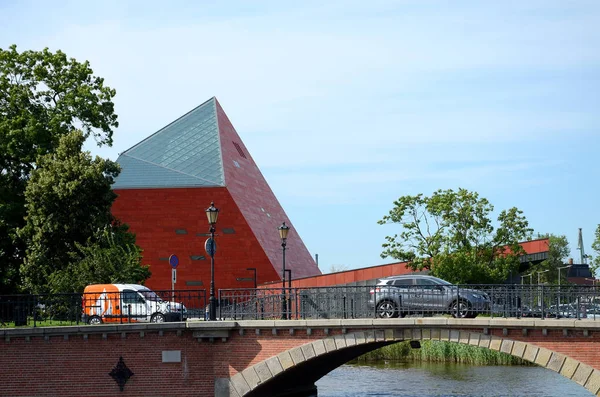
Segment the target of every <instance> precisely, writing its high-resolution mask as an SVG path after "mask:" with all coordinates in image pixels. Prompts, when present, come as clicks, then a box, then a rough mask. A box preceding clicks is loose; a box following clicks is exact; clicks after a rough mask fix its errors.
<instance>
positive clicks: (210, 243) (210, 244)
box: [204, 237, 217, 256]
mask: <svg viewBox="0 0 600 397" xmlns="http://www.w3.org/2000/svg"><path fill="white" fill-rule="evenodd" d="M204 249H205V250H206V253H207V254H208V255H210V256H214V255H215V252H217V243H216V242H215V240H213V239H212V238H210V237H209V238H207V239H206V241H205V242H204Z"/></svg>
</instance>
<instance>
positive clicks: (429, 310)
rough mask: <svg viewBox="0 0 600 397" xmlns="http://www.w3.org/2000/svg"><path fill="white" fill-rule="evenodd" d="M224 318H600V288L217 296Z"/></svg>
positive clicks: (315, 290) (319, 290)
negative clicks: (450, 316)
mask: <svg viewBox="0 0 600 397" xmlns="http://www.w3.org/2000/svg"><path fill="white" fill-rule="evenodd" d="M219 302H220V303H221V304H220V306H219V317H220V318H222V319H232V320H245V319H319V318H322V319H333V318H334V319H345V318H377V317H383V318H386V317H398V316H432V315H452V316H454V317H460V318H472V317H475V316H478V315H479V316H489V317H534V318H559V319H560V318H575V319H583V318H587V319H593V320H596V319H600V289H599V288H598V287H596V286H576V285H563V286H556V285H506V284H502V285H489V284H484V285H452V286H443V287H436V286H415V287H402V288H395V287H387V286H385V287H382V286H333V287H312V288H285V289H283V288H259V289H252V288H245V289H222V290H220V291H219Z"/></svg>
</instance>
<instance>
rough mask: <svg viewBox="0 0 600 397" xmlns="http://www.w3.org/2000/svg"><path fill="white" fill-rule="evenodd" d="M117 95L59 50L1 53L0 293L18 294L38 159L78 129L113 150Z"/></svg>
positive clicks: (12, 47)
mask: <svg viewBox="0 0 600 397" xmlns="http://www.w3.org/2000/svg"><path fill="white" fill-rule="evenodd" d="M114 95H115V91H114V90H113V89H111V88H110V87H107V86H105V85H104V80H103V79H102V78H100V77H96V76H94V75H93V71H92V69H91V68H90V66H89V63H88V62H87V61H86V62H83V63H80V62H77V61H76V60H75V59H72V58H71V59H68V58H67V56H66V55H65V54H64V53H62V52H61V51H57V52H55V53H53V52H51V51H49V50H48V49H44V50H43V51H23V52H18V51H17V47H16V46H11V47H10V48H9V49H7V50H3V49H0V293H7V292H14V291H15V290H16V288H17V285H18V282H19V277H18V276H19V273H18V269H19V266H20V265H21V263H22V262H23V260H24V256H25V242H24V241H23V240H22V239H20V238H19V236H18V234H17V230H18V229H20V228H23V227H24V219H25V217H26V208H25V189H26V185H27V183H28V181H29V178H30V176H31V173H32V172H33V170H34V169H35V168H36V167H37V165H36V161H37V158H38V156H42V155H45V154H48V153H52V152H54V151H55V150H56V148H57V146H58V142H59V139H60V137H62V136H65V135H67V134H69V133H71V132H73V131H75V130H80V131H82V132H83V136H84V137H86V138H87V137H89V136H93V137H94V138H95V139H96V142H97V143H98V145H103V144H107V145H111V144H112V133H113V129H114V128H116V127H117V126H118V122H117V116H116V114H115V113H114V104H113V102H112V98H113V97H114Z"/></svg>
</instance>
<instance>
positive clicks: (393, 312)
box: [377, 301, 398, 318]
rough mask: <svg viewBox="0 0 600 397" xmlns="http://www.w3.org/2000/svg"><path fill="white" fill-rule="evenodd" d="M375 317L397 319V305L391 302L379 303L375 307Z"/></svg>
mask: <svg viewBox="0 0 600 397" xmlns="http://www.w3.org/2000/svg"><path fill="white" fill-rule="evenodd" d="M377 317H379V318H394V317H398V305H396V303H395V302H393V301H381V302H379V304H378V305H377Z"/></svg>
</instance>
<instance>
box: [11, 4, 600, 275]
mask: <svg viewBox="0 0 600 397" xmlns="http://www.w3.org/2000/svg"><path fill="white" fill-rule="evenodd" d="M84 3H87V2H81V1H71V2H69V1H54V2H45V1H16V0H4V1H2V2H0V26H2V28H1V29H0V48H6V47H8V46H9V45H10V44H13V43H14V44H17V45H18V46H19V48H20V49H21V50H25V49H42V48H44V47H49V48H50V49H51V50H57V49H61V50H63V51H64V52H66V53H67V54H68V55H69V56H70V57H75V58H77V59H78V60H86V59H87V60H89V61H90V62H91V65H92V68H93V69H94V71H95V73H96V74H97V75H100V76H102V77H104V78H105V79H106V83H107V84H108V85H109V86H111V87H113V88H115V89H116V90H117V97H116V99H115V104H116V110H117V112H118V114H119V122H120V127H119V128H118V130H117V131H116V132H115V135H114V141H115V144H114V146H113V147H112V148H103V149H98V148H96V147H95V146H94V145H93V144H90V145H89V149H90V150H92V151H93V152H94V153H96V154H99V155H102V156H104V157H110V158H111V159H116V158H117V156H118V153H120V152H122V151H124V150H126V149H127V148H129V147H130V146H132V145H133V144H135V143H137V142H138V141H140V140H141V139H143V138H145V137H146V136H148V135H149V134H151V133H153V132H155V131H156V130H158V129H159V128H160V127H162V126H164V125H165V124H167V123H168V122H170V121H172V120H173V119H175V118H177V117H178V116H180V115H182V114H183V113H185V112H187V111H188V110H190V109H192V108H193V107H195V106H197V105H198V104H200V103H202V102H203V101H205V100H206V99H208V98H210V97H212V96H216V97H217V98H218V99H219V101H220V102H221V104H222V106H223V108H224V109H225V111H226V113H227V114H228V116H229V118H230V119H231V121H232V122H233V124H234V126H235V127H236V129H237V131H238V133H239V134H240V136H241V138H242V140H243V141H244V143H245V144H246V146H247V147H248V149H249V150H250V152H251V153H252V156H253V157H254V159H255V161H256V162H257V163H258V165H259V167H260V168H261V170H262V172H263V174H264V175H265V177H266V179H267V181H268V182H269V184H270V186H271V188H272V189H273V191H274V192H275V194H276V195H277V197H278V198H279V200H280V202H281V204H282V205H283V207H284V209H285V210H286V212H287V214H288V215H289V217H290V219H291V221H292V222H293V224H294V226H295V227H296V228H297V230H298V232H299V233H300V236H301V237H302V239H303V240H304V243H305V244H306V246H307V247H308V249H309V251H310V252H311V253H312V254H313V255H314V254H319V264H320V267H321V269H322V270H323V271H327V270H328V269H329V268H330V266H331V265H338V266H339V265H345V266H348V267H349V268H356V267H363V266H367V265H375V264H381V263H388V262H391V261H392V260H391V259H386V260H384V259H381V258H380V257H379V254H380V253H381V244H382V243H383V242H384V237H385V236H386V235H391V234H395V233H397V232H399V231H400V229H399V228H398V227H397V226H394V225H385V226H380V225H377V220H379V219H381V218H382V217H383V216H384V215H385V214H387V212H388V211H389V210H390V209H391V208H392V203H393V201H394V200H395V199H397V198H398V197H400V196H402V195H407V194H417V193H425V194H431V193H432V192H433V191H435V190H437V189H439V188H442V189H447V188H452V189H458V188H459V187H463V188H467V189H470V190H474V191H477V192H479V193H480V195H481V196H483V197H486V198H488V199H489V200H490V201H491V203H492V204H494V206H495V208H496V209H497V210H498V211H497V212H499V210H501V209H506V208H509V207H512V206H516V207H518V208H520V209H522V210H523V211H524V212H525V215H526V216H527V218H528V220H529V222H530V226H531V227H533V228H534V229H535V231H536V232H540V233H544V232H550V233H555V234H564V235H566V236H567V237H568V238H569V241H570V243H571V248H572V251H573V256H575V257H578V251H576V247H577V232H578V228H579V227H581V228H583V231H584V240H585V243H586V247H585V248H586V251H587V252H588V253H590V252H591V248H590V246H591V243H592V239H593V231H594V230H595V228H596V226H597V225H598V224H599V223H600V211H599V210H598V204H597V203H598V202H599V200H598V196H599V195H600V189H599V187H598V186H599V185H598V175H599V171H600V166H599V165H598V160H597V155H598V151H599V149H600V117H599V112H598V110H599V109H600V52H599V51H598V48H600V29H598V21H600V2H598V1H597V0H589V1H586V0H579V1H577V0H574V1H565V0H540V1H538V0H528V1H512V0H503V1H492V0H490V1H476V2H474V1H470V2H466V1H462V2H461V1H455V0H414V1H408V0H406V1H378V0H372V1H369V2H364V1H350V0H348V1H331V2H325V3H326V4H323V3H324V2H318V1H302V2H292V1H281V0H280V1H263V2H258V1H257V2H247V1H228V2H219V1H196V2H192V1H189V2H184V1H173V2H164V1H160V2H159V1H143V2H142V1H138V2H136V1H128V2H120V1H103V2H96V3H95V5H87V4H86V5H84ZM124 3H127V4H124ZM167 3H169V4H167ZM496 214H497V213H496ZM274 233H277V232H276V231H274Z"/></svg>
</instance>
